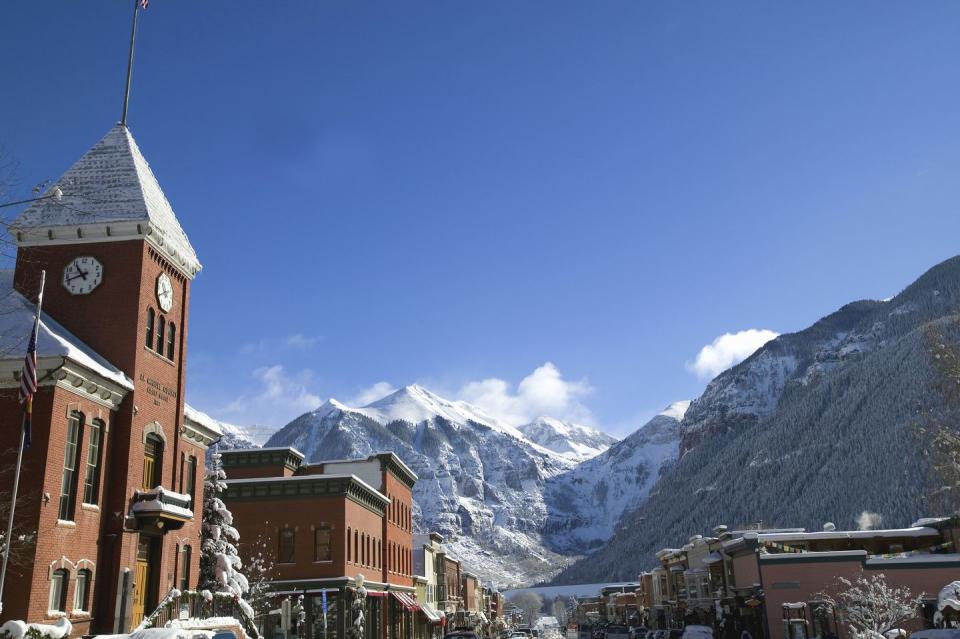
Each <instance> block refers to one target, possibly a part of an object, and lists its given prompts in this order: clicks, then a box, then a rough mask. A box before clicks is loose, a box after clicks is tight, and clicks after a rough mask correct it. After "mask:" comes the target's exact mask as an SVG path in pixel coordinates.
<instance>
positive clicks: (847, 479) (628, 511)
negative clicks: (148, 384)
mask: <svg viewBox="0 0 960 639" xmlns="http://www.w3.org/2000/svg"><path fill="white" fill-rule="evenodd" d="M958 308H960V257H958V258H953V259H950V260H947V261H946V262H943V263H942V264H939V265H937V266H935V267H934V268H932V269H930V271H928V272H927V273H925V274H924V275H923V276H922V277H920V278H919V279H918V280H917V281H916V282H914V283H913V284H911V285H910V286H909V287H907V288H906V289H904V291H902V292H901V293H900V294H898V295H897V296H895V297H893V298H891V299H889V300H884V301H874V300H862V301H857V302H853V303H851V304H847V305H846V306H844V307H842V308H841V309H839V310H838V311H836V312H834V313H831V314H830V315H828V316H826V317H824V318H823V319H821V320H819V321H818V322H816V323H814V324H813V325H812V326H810V327H809V328H807V329H804V330H802V331H799V332H796V333H790V334H784V335H781V336H779V337H778V338H776V339H774V340H772V341H770V342H768V343H767V344H765V345H764V346H763V347H761V348H760V349H758V350H757V351H756V352H755V353H754V354H753V355H751V356H750V357H748V358H747V359H746V360H744V361H743V362H741V363H739V364H737V365H736V366H734V367H732V368H730V369H728V370H726V371H724V372H722V373H721V374H719V375H718V376H717V377H716V378H714V379H713V380H712V381H711V382H710V383H709V384H708V385H707V387H706V389H705V390H704V392H703V393H702V394H701V395H700V397H698V398H696V399H695V400H693V401H682V402H675V403H673V404H670V405H669V406H668V407H667V408H666V409H665V410H664V411H663V412H661V413H660V414H659V415H657V416H655V417H654V418H653V419H651V420H650V421H649V422H648V423H647V424H645V425H644V426H643V427H641V428H640V429H639V430H637V431H636V432H634V433H632V434H631V435H629V436H628V437H626V438H625V439H623V440H622V441H616V440H614V438H612V437H610V436H609V435H605V434H603V433H601V432H599V431H597V430H596V429H593V428H589V427H586V426H582V425H577V424H570V423H568V422H564V421H560V420H556V419H551V418H549V417H541V418H538V419H536V420H534V421H532V422H531V423H529V424H523V425H519V426H512V425H508V424H505V423H503V422H501V421H499V420H497V419H495V418H493V417H492V416H490V415H488V414H486V413H484V411H482V410H481V409H479V408H477V407H476V406H472V405H470V404H468V403H466V402H462V401H451V400H447V399H444V398H442V397H439V396H438V395H436V394H434V393H432V392H430V391H429V390H427V389H425V388H423V387H421V386H416V385H413V386H407V387H405V388H402V389H400V390H399V391H396V392H394V393H392V394H391V395H388V396H387V397H384V398H382V399H380V400H378V401H376V402H373V403H371V404H368V405H366V406H361V407H349V406H346V405H344V404H342V403H340V402H337V401H336V400H329V401H328V402H326V403H325V404H323V405H322V406H321V407H319V408H318V409H316V410H314V411H311V412H309V413H306V414H304V415H301V416H300V417H298V418H297V419H295V420H293V421H292V422H290V423H289V424H287V425H286V426H285V427H283V428H282V429H280V430H279V431H277V432H276V433H275V434H274V435H273V436H272V437H270V439H269V440H268V441H267V443H266V445H267V446H287V445H289V446H294V447H296V448H297V449H299V450H301V451H302V452H303V453H304V454H305V455H306V456H307V458H308V459H309V460H311V461H319V460H321V459H331V458H342V457H357V456H366V455H369V454H370V453H373V452H378V451H383V450H391V451H394V452H396V453H397V454H398V455H399V456H400V457H401V458H403V459H404V461H406V462H407V463H408V464H409V465H410V466H411V467H412V468H413V469H414V470H415V472H416V473H417V474H418V475H419V477H420V479H419V481H418V482H417V485H416V487H415V489H414V499H415V502H416V505H415V510H416V512H415V526H416V528H417V530H418V531H430V530H435V531H437V532H440V533H441V534H442V535H444V537H445V538H446V540H447V543H448V546H449V547H450V549H451V550H452V551H453V552H454V553H455V554H456V555H459V556H460V557H461V558H462V559H464V560H465V561H466V562H467V563H468V564H469V565H471V566H472V567H473V569H474V570H475V571H476V572H478V573H479V574H480V575H481V576H482V577H484V578H485V579H491V580H494V581H496V582H498V583H499V584H501V585H503V586H510V585H527V584H530V583H534V582H540V581H546V580H550V579H554V580H555V581H556V583H596V582H602V581H609V580H627V579H631V580H632V579H635V578H636V576H637V573H638V572H639V571H640V570H641V569H643V568H646V567H648V566H650V565H651V564H652V563H653V561H654V553H655V552H656V551H657V550H659V549H661V548H664V547H668V546H675V545H677V544H682V543H684V542H685V541H686V540H687V538H688V537H690V536H692V535H695V534H705V533H708V532H709V531H710V530H711V529H712V528H713V527H714V526H716V525H719V524H727V525H732V526H743V525H749V524H753V523H756V522H763V523H764V524H765V525H767V524H769V525H781V526H806V527H807V528H810V529H818V528H820V526H821V525H822V524H823V523H824V522H825V521H828V520H829V521H832V522H835V523H836V524H837V525H838V526H843V527H856V525H857V520H858V518H859V517H860V516H861V514H862V513H863V512H865V511H867V512H871V513H877V514H878V515H879V516H880V517H882V523H883V525H894V526H899V525H908V524H909V523H910V522H911V521H913V520H915V519H916V518H917V517H919V516H922V515H933V514H940V513H943V512H947V509H948V508H953V507H954V505H955V503H956V499H957V495H955V494H954V489H953V488H951V486H952V484H953V482H948V481H946V480H945V479H944V478H943V477H942V476H941V475H940V471H939V470H938V468H941V467H943V464H942V463H941V462H942V460H941V459H939V458H938V455H940V454H941V453H939V452H938V449H937V446H936V441H937V437H938V433H940V432H941V431H943V430H944V429H951V430H955V429H956V426H955V424H957V423H960V421H958V418H960V384H958V381H960V365H956V362H960V348H958V343H960V317H958V315H957V313H958ZM948 362H953V363H954V368H950V365H948ZM229 436H230V437H231V438H233V439H234V441H235V442H236V443H237V444H239V445H246V443H249V442H246V443H244V442H243V441H242V440H243V434H242V431H240V430H237V431H236V432H232V433H231V434H230V435H229ZM558 571H559V574H557V573H558Z"/></svg>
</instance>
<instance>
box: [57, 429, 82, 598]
mask: <svg viewBox="0 0 960 639" xmlns="http://www.w3.org/2000/svg"><path fill="white" fill-rule="evenodd" d="M82 427H83V414H82V413H76V412H75V413H71V414H70V418H69V419H68V420H67V444H66V447H65V449H64V454H63V475H62V476H61V478H60V508H59V512H58V514H57V516H58V517H59V518H60V519H62V520H63V521H73V511H74V507H75V506H76V504H77V466H78V465H79V461H80V430H81V428H82ZM65 596H66V595H64V597H65ZM51 610H60V608H51Z"/></svg>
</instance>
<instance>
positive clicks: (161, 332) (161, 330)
mask: <svg viewBox="0 0 960 639" xmlns="http://www.w3.org/2000/svg"><path fill="white" fill-rule="evenodd" d="M166 332H167V320H166V319H165V318H164V317H163V315H161V316H160V321H159V322H157V349H156V350H157V353H159V354H160V355H163V338H164V336H165V333H166Z"/></svg>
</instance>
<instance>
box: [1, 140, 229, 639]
mask: <svg viewBox="0 0 960 639" xmlns="http://www.w3.org/2000/svg"><path fill="white" fill-rule="evenodd" d="M57 188H59V189H60V191H61V192H62V196H60V197H56V198H54V197H50V198H46V199H41V200H40V201H38V202H35V203H34V204H33V205H32V206H31V207H30V208H28V209H27V210H25V211H24V212H23V213H22V214H21V215H20V216H19V217H18V218H17V219H16V220H15V221H14V223H13V224H12V225H11V227H10V232H11V233H12V234H13V236H14V239H15V240H16V242H17V246H18V250H17V260H16V268H15V271H14V273H13V274H12V275H13V277H12V287H13V289H14V291H15V292H12V293H11V294H12V296H13V297H15V298H17V299H19V300H20V301H21V302H29V301H32V300H34V299H35V298H36V294H37V290H38V286H39V282H40V272H41V270H43V269H45V270H46V288H45V292H44V299H43V311H44V315H43V317H42V328H43V331H42V333H43V334H42V335H41V339H40V340H39V347H38V354H37V355H38V361H39V365H38V369H39V371H38V375H39V376H40V377H41V384H40V390H39V391H38V394H37V398H36V401H35V408H34V415H35V416H34V428H33V431H34V436H33V438H34V446H32V447H31V449H29V450H28V451H27V452H26V454H25V457H24V458H25V463H26V466H25V470H24V473H23V474H22V479H21V486H20V490H21V494H24V495H28V494H36V495H39V496H40V497H39V499H37V500H36V502H37V503H35V504H33V503H28V504H27V505H25V506H24V507H23V508H22V509H21V510H18V517H17V521H16V524H17V527H18V528H19V529H26V530H36V531H37V536H36V544H35V548H34V549H33V551H32V552H33V554H34V556H33V559H32V562H25V563H28V564H32V565H23V566H21V568H20V569H19V570H18V571H14V572H13V573H12V574H11V576H10V577H8V579H10V581H9V582H8V586H7V588H6V591H7V595H6V596H5V606H4V611H3V613H4V615H3V617H4V619H9V618H20V619H27V620H29V621H44V622H46V623H51V622H52V621H53V620H55V619H57V618H60V617H67V618H69V619H70V621H71V623H73V625H74V627H75V634H86V633H115V632H126V631H128V630H129V629H130V628H131V627H132V626H135V625H136V624H137V623H139V621H140V620H141V619H142V618H143V617H144V616H145V615H148V614H150V612H151V611H152V610H153V609H154V608H155V606H156V605H157V602H158V601H159V600H160V599H162V598H163V596H164V595H165V594H166V593H167V591H168V590H169V589H170V588H173V587H177V588H180V589H185V588H190V589H192V588H194V587H195V586H196V576H197V573H198V564H199V554H200V553H199V550H200V543H199V542H200V512H201V503H202V493H203V490H202V487H203V476H204V453H205V450H206V447H207V446H209V445H210V443H211V442H212V441H214V440H215V439H216V437H217V436H218V435H219V433H218V432H217V425H216V423H215V422H212V421H211V420H205V419H200V418H198V415H197V414H196V413H195V412H193V411H191V410H190V409H189V407H185V404H184V382H185V371H186V354H187V349H186V343H187V319H188V313H189V303H190V283H191V281H192V279H193V278H194V276H195V275H196V274H197V273H198V272H199V270H200V263H199V261H198V260H197V256H196V253H195V252H194V250H193V247H192V246H191V245H190V241H189V240H188V239H187V236H186V234H185V233H184V231H183V229H182V228H181V226H180V223H179V222H178V220H177V218H176V216H175V215H174V212H173V209H172V208H171V206H170V204H169V202H168V201H167V199H166V197H165V196H164V194H163V192H162V190H161V189H160V186H159V184H158V183H157V180H156V178H155V177H154V176H153V173H152V171H151V170H150V167H149V165H148V164H147V162H146V160H144V158H143V156H142V155H141V153H140V149H139V148H138V147H137V144H136V142H135V141H134V139H133V136H132V135H131V133H130V131H129V129H127V128H126V127H125V126H123V125H117V126H115V127H114V128H112V129H111V130H110V131H109V132H108V133H107V134H106V135H105V136H104V137H103V138H102V139H101V140H100V141H99V142H98V143H97V144H96V145H94V147H93V148H91V149H90V150H89V151H88V152H87V153H86V154H85V155H84V156H83V157H81V158H80V160H79V161H77V162H76V164H74V165H73V167H71V168H70V169H69V170H68V171H67V172H66V174H64V176H63V177H62V178H61V179H60V180H59V181H58V182H57ZM6 281H7V282H8V283H7V284H6V286H8V287H9V286H10V281H9V276H8V280H6ZM21 306H22V304H21ZM0 312H2V309H0ZM18 330H19V328H18ZM28 331H29V329H28V328H25V329H24V332H23V333H22V335H24V336H25V335H27V334H28ZM44 337H49V338H51V339H46V340H45V339H44ZM22 356H23V355H22V348H21V349H20V352H10V353H6V352H5V353H4V357H5V358H6V359H5V360H4V361H2V362H0V369H2V371H7V370H8V369H10V373H9V375H10V377H9V378H8V377H4V376H6V375H8V373H7V372H0V382H2V385H0V389H2V390H0V411H2V414H3V415H7V414H8V413H15V412H16V410H17V408H16V407H15V406H14V405H13V404H14V403H15V402H16V398H15V396H16V392H15V389H13V388H12V385H13V384H14V383H16V381H17V380H16V372H15V371H16V367H15V365H14V364H13V362H15V361H16V360H17V359H22ZM200 416H202V414H200ZM0 443H2V444H3V450H4V452H3V454H4V457H8V456H9V454H10V449H9V445H8V444H9V442H8V440H7V439H4V440H2V442H0ZM14 445H15V444H14ZM14 452H15V451H14ZM6 461H8V460H6V459H5V460H4V462H6ZM7 480H8V478H7V477H3V479H2V480H0V481H2V482H3V484H5V482H6V481H7ZM3 484H0V487H3Z"/></svg>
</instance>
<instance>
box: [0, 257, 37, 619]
mask: <svg viewBox="0 0 960 639" xmlns="http://www.w3.org/2000/svg"><path fill="white" fill-rule="evenodd" d="M46 281H47V272H46V271H45V270H43V271H40V293H39V295H37V314H36V317H34V319H33V343H34V344H36V342H37V334H38V333H39V332H40V309H41V308H42V307H43V287H44V285H45V284H46ZM27 401H28V402H32V401H33V397H32V396H31V397H30V398H29V399H28V400H27ZM24 419H26V415H24ZM26 436H27V429H26V428H24V427H23V425H21V427H20V446H18V447H17V467H16V469H15V470H14V473H13V496H12V497H11V498H10V518H9V519H8V520H7V536H6V537H4V538H3V539H4V549H3V567H2V568H0V614H2V613H3V586H4V584H5V583H6V581H7V562H8V561H9V560H10V548H11V546H12V545H13V516H14V513H15V511H16V509H17V490H18V489H19V488H20V466H21V465H22V464H23V444H24V442H25V440H26Z"/></svg>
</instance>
